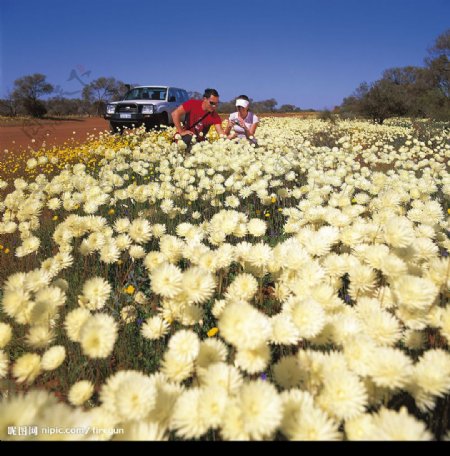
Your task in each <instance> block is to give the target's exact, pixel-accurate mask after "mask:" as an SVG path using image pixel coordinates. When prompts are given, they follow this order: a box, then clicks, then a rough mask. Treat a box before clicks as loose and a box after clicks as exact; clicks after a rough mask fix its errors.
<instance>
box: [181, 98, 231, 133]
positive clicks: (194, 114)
mask: <svg viewBox="0 0 450 456" xmlns="http://www.w3.org/2000/svg"><path fill="white" fill-rule="evenodd" d="M202 103H203V101H202V100H188V101H186V102H185V103H183V109H184V110H185V111H186V116H185V118H184V128H185V129H186V130H190V131H192V132H193V133H194V134H195V135H196V136H197V141H203V140H204V139H205V136H206V134H207V133H208V131H209V128H210V127H211V125H217V124H221V123H222V120H221V119H220V116H219V114H217V112H215V111H213V112H210V113H208V115H207V116H206V117H204V118H203V119H202V120H201V121H200V122H199V123H198V124H197V125H195V126H194V127H192V125H193V124H195V123H196V122H197V120H199V119H201V118H202V117H203V116H204V115H205V114H206V112H207V111H203V109H202ZM189 127H190V128H189ZM200 132H203V136H199V133H200Z"/></svg>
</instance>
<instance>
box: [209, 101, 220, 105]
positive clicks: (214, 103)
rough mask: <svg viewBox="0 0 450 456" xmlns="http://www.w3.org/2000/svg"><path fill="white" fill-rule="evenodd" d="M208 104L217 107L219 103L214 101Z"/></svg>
mask: <svg viewBox="0 0 450 456" xmlns="http://www.w3.org/2000/svg"><path fill="white" fill-rule="evenodd" d="M208 101H209V100H208ZM209 104H210V105H211V106H217V105H218V104H219V102H218V101H217V102H215V101H209Z"/></svg>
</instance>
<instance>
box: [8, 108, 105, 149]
mask: <svg viewBox="0 0 450 456" xmlns="http://www.w3.org/2000/svg"><path fill="white" fill-rule="evenodd" d="M108 129H109V124H108V122H107V121H106V120H104V119H102V118H100V117H89V118H83V119H76V120H49V119H44V120H42V119H27V120H25V121H23V123H22V125H16V126H0V138H1V139H0V157H1V155H2V152H3V151H4V150H5V149H8V150H9V151H14V150H19V149H28V148H32V149H38V148H39V147H41V146H42V143H43V142H45V143H46V145H47V146H58V145H62V144H64V142H65V141H67V140H69V139H72V140H74V141H75V142H79V143H81V142H84V141H86V138H87V136H88V135H90V134H93V133H98V132H100V131H102V130H108ZM74 132H75V133H74ZM33 140H34V141H33Z"/></svg>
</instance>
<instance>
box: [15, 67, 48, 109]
mask: <svg viewBox="0 0 450 456" xmlns="http://www.w3.org/2000/svg"><path fill="white" fill-rule="evenodd" d="M45 79H46V76H45V75H43V74H40V73H35V74H32V75H29V76H24V77H22V78H19V79H16V80H15V81H14V87H15V88H14V91H13V93H12V97H13V98H14V99H15V100H16V101H17V102H19V103H20V104H22V106H23V107H24V108H25V111H26V112H27V113H28V114H30V115H31V116H33V117H42V116H43V115H44V114H45V113H46V112H47V110H46V108H45V105H44V103H43V102H42V101H41V100H40V99H39V98H40V97H41V96H42V95H45V94H48V93H52V92H53V86H52V85H51V84H49V83H48V82H47V81H46V80H45Z"/></svg>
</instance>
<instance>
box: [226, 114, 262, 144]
mask: <svg viewBox="0 0 450 456" xmlns="http://www.w3.org/2000/svg"><path fill="white" fill-rule="evenodd" d="M238 116H239V114H238V113H237V112H232V113H231V114H230V117H229V121H230V122H231V123H232V124H233V130H234V131H235V132H236V134H237V136H238V137H239V138H246V136H245V131H244V129H243V128H242V127H241V126H240V125H239V124H237V125H236V124H235V123H234V122H235V121H237V120H238ZM258 122H259V119H258V116H257V115H256V114H253V113H252V112H251V111H249V112H248V114H247V117H246V118H245V119H244V123H245V125H246V127H247V128H250V127H251V126H252V125H253V124H255V123H258Z"/></svg>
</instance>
